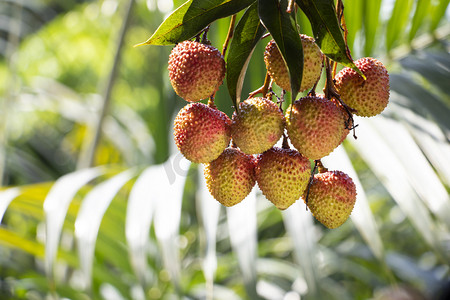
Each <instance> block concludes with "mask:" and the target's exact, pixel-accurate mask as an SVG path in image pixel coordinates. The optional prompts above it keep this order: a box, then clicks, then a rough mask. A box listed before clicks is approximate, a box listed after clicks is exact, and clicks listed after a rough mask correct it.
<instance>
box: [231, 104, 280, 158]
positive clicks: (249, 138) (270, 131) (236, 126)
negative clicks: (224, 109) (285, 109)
mask: <svg viewBox="0 0 450 300" xmlns="http://www.w3.org/2000/svg"><path fill="white" fill-rule="evenodd" d="M284 126H285V120H284V116H283V113H282V112H281V110H280V109H279V108H278V106H277V105H276V104H275V103H274V102H272V101H270V100H268V99H265V98H260V97H255V98H250V99H247V100H245V101H244V102H241V103H240V104H239V113H238V114H236V112H235V113H234V114H233V117H232V124H231V137H232V138H233V141H234V142H235V143H236V145H237V146H238V147H239V148H240V149H241V150H242V151H243V152H244V153H247V154H259V153H262V152H264V151H266V150H268V149H270V148H271V147H272V146H273V145H275V143H276V142H277V141H278V140H279V139H280V137H281V135H282V134H283V131H284Z"/></svg>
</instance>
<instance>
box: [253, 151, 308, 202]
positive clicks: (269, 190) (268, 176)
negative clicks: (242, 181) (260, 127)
mask: <svg viewBox="0 0 450 300" xmlns="http://www.w3.org/2000/svg"><path fill="white" fill-rule="evenodd" d="M255 171H256V172H255V173H256V181H257V182H258V186H259V188H260V189H261V191H262V193H263V194H264V196H266V198H267V199H268V200H270V201H271V202H272V203H273V204H274V205H275V206H276V207H277V208H278V209H281V210H284V209H286V208H288V207H289V206H291V204H293V203H294V202H295V201H297V200H298V199H300V197H301V196H302V194H303V191H304V190H305V189H306V186H307V185H308V182H309V177H310V175H311V164H310V162H309V160H308V159H307V158H306V157H304V156H303V155H301V154H300V153H299V152H298V151H296V150H293V149H284V148H278V147H273V148H271V149H269V150H267V151H266V152H264V153H262V154H260V155H259V156H258V160H257V164H256V169H255Z"/></svg>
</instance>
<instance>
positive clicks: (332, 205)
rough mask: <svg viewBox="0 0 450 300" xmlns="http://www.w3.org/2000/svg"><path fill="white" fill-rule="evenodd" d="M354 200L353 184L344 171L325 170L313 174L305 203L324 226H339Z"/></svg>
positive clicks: (351, 207)
mask: <svg viewBox="0 0 450 300" xmlns="http://www.w3.org/2000/svg"><path fill="white" fill-rule="evenodd" d="M306 193H307V191H305V193H304V195H303V200H305V199H306ZM355 202H356V187H355V184H354V183H353V180H352V179H351V178H350V177H349V176H348V175H347V174H345V173H344V172H341V171H327V172H325V173H319V174H315V175H314V179H313V181H312V184H311V187H310V191H309V197H308V203H307V205H308V207H309V209H310V210H311V213H312V214H313V215H314V217H315V218H316V219H317V220H318V221H319V222H320V223H322V224H323V225H325V226H326V227H328V228H337V227H339V226H341V225H342V224H343V223H344V222H345V221H346V220H347V219H348V217H349V216H350V214H351V212H352V210H353V207H354V206H355Z"/></svg>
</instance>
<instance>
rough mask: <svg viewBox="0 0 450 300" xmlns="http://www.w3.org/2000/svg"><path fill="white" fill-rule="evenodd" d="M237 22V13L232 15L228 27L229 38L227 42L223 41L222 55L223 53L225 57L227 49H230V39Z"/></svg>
mask: <svg viewBox="0 0 450 300" xmlns="http://www.w3.org/2000/svg"><path fill="white" fill-rule="evenodd" d="M235 23H236V14H234V15H232V16H231V20H230V27H229V28H228V34H227V38H226V39H225V42H224V43H223V47H222V55H223V57H225V54H226V52H227V49H228V44H229V43H230V40H231V38H232V37H233V34H234V24H235Z"/></svg>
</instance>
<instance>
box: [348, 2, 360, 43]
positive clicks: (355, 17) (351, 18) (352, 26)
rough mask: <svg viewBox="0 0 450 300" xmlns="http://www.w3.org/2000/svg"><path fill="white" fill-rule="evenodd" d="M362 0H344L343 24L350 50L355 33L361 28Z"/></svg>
mask: <svg viewBox="0 0 450 300" xmlns="http://www.w3.org/2000/svg"><path fill="white" fill-rule="evenodd" d="M362 11H363V1H361V0H346V1H345V7H344V16H345V24H346V25H347V45H348V47H349V49H350V50H351V51H352V50H353V49H354V48H353V43H354V42H355V37H356V34H357V32H358V31H359V30H361V28H362V22H363V15H362V13H361V12H362Z"/></svg>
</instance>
